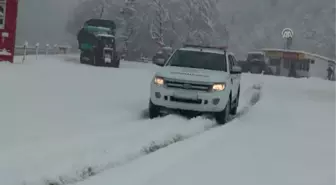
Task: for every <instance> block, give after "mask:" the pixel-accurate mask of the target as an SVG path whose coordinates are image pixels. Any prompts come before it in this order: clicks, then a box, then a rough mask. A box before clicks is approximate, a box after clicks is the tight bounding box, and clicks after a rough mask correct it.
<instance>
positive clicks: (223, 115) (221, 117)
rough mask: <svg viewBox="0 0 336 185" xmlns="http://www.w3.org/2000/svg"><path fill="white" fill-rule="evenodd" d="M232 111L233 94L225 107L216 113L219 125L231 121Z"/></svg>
mask: <svg viewBox="0 0 336 185" xmlns="http://www.w3.org/2000/svg"><path fill="white" fill-rule="evenodd" d="M230 111H231V96H230V98H229V100H228V102H227V103H226V107H225V109H224V110H223V111H221V112H216V113H215V119H216V122H217V124H218V125H224V124H225V123H227V122H228V121H229V117H230Z"/></svg>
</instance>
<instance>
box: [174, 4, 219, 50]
mask: <svg viewBox="0 0 336 185" xmlns="http://www.w3.org/2000/svg"><path fill="white" fill-rule="evenodd" d="M216 5H217V0H182V1H181V11H180V13H179V14H180V20H181V21H182V22H183V23H184V25H185V26H186V30H187V32H186V35H185V37H184V38H183V42H188V43H191V42H192V43H194V42H195V43H199V44H209V43H211V42H212V41H211V40H212V39H213V38H212V37H213V36H215V35H216V34H217V31H218V30H217V28H216V25H217V24H218V10H217V8H216Z"/></svg>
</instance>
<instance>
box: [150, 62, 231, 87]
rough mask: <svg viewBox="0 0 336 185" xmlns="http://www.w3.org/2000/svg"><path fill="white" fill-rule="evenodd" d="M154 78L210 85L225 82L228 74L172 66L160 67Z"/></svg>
mask: <svg viewBox="0 0 336 185" xmlns="http://www.w3.org/2000/svg"><path fill="white" fill-rule="evenodd" d="M156 76H160V77H163V78H170V79H179V80H185V81H199V82H210V83H216V82H226V81H227V79H228V78H229V74H228V73H226V72H222V71H213V70H206V69H195V68H185V67H173V66H165V67H162V68H161V70H160V71H158V72H157V73H156Z"/></svg>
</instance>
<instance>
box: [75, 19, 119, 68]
mask: <svg viewBox="0 0 336 185" xmlns="http://www.w3.org/2000/svg"><path fill="white" fill-rule="evenodd" d="M115 29H116V26H115V24H114V22H113V21H111V20H102V19H90V20H88V21H86V22H85V24H84V26H83V28H82V29H81V30H80V31H79V32H78V34H77V40H78V47H79V49H80V50H81V55H80V61H81V63H86V64H92V65H96V66H111V67H119V64H120V59H119V56H118V53H117V51H116V42H115Z"/></svg>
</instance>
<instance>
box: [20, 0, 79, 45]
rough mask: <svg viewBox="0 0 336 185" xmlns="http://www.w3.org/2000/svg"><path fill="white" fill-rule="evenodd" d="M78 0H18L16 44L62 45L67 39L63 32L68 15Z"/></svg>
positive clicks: (67, 36)
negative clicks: (26, 42)
mask: <svg viewBox="0 0 336 185" xmlns="http://www.w3.org/2000/svg"><path fill="white" fill-rule="evenodd" d="M77 2H78V0H20V2H19V16H18V25H17V26H18V28H17V39H16V40H17V44H22V43H23V42H24V41H25V40H27V41H28V42H30V43H36V42H40V43H41V44H45V42H49V44H62V43H64V42H66V41H68V39H69V35H68V34H67V33H66V32H65V25H66V23H67V20H68V17H69V13H70V12H71V10H72V9H73V8H74V6H75V5H76V3H77Z"/></svg>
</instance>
